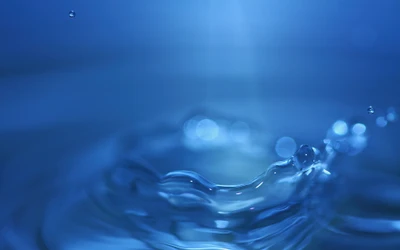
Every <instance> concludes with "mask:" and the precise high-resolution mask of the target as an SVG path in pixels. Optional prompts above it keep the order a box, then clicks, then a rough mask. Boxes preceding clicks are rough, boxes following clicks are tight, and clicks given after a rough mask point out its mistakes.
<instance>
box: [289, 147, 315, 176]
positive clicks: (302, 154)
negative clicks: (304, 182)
mask: <svg viewBox="0 0 400 250" xmlns="http://www.w3.org/2000/svg"><path fill="white" fill-rule="evenodd" d="M293 160H294V162H295V165H296V167H297V168H298V169H299V170H303V169H304V168H308V167H309V166H311V165H312V164H313V163H314V160H315V152H314V149H313V148H312V147H310V146H308V145H302V146H301V147H300V148H299V150H297V152H296V154H295V155H294V157H293Z"/></svg>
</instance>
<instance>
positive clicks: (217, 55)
mask: <svg viewBox="0 0 400 250" xmlns="http://www.w3.org/2000/svg"><path fill="white" fill-rule="evenodd" d="M0 9H1V15H0V34H1V39H0V164H1V165H2V174H1V176H0V178H1V179H2V182H0V190H1V193H0V199H2V200H3V201H2V203H3V204H10V205H9V210H10V211H12V210H13V209H15V207H14V206H13V205H11V204H14V203H15V204H17V203H18V202H17V201H16V200H17V198H10V197H14V195H16V196H21V195H25V196H29V197H32V199H35V198H34V197H36V196H37V195H39V194H40V193H41V192H42V191H43V190H46V188H48V187H51V185H53V184H54V183H50V184H48V186H47V187H44V186H43V185H44V184H42V186H43V187H42V186H40V184H35V185H34V188H32V187H30V188H26V185H27V184H26V183H30V182H29V180H36V179H37V178H39V179H40V178H41V177H38V176H43V175H46V174H47V175H49V176H53V175H55V173H56V172H57V173H58V172H63V171H67V170H65V169H69V168H70V166H71V165H74V166H78V165H79V166H81V165H82V166H88V165H90V166H91V167H90V168H89V169H88V168H85V169H86V174H77V172H74V173H75V174H71V176H74V177H76V176H81V177H82V178H81V179H79V178H74V182H71V180H60V179H56V180H57V182H60V181H61V182H62V181H64V182H65V183H66V184H70V183H74V185H78V184H76V183H77V182H79V181H81V182H82V183H83V182H84V181H86V180H87V178H90V176H91V173H92V172H91V171H95V170H96V169H101V166H103V165H107V164H109V163H112V162H113V160H114V158H115V151H116V149H115V148H116V147H118V146H116V144H115V142H114V141H113V140H112V139H109V138H113V137H114V135H115V134H116V133H119V132H120V131H125V130H126V129H130V128H141V127H143V126H146V124H149V123H150V124H158V123H159V122H165V123H168V124H172V125H179V124H180V123H181V121H182V119H183V118H184V117H185V116H187V115H188V114H189V113H190V112H192V111H193V109H196V108H199V107H201V108H206V109H210V110H213V111H217V112H219V113H221V114H226V115H230V116H235V117H240V118H241V119H243V120H246V121H248V120H250V121H253V122H254V123H256V124H258V125H259V126H260V127H262V129H263V131H265V133H266V134H267V135H268V136H269V137H268V138H270V139H269V144H270V145H271V147H273V146H272V145H274V143H275V141H276V139H277V138H279V137H281V136H291V137H294V138H295V139H296V141H298V142H299V143H300V144H301V143H309V144H312V145H314V144H316V143H318V142H319V141H321V140H322V139H323V138H324V136H325V133H326V131H327V129H328V128H329V126H331V124H332V123H333V122H334V121H335V120H337V119H339V118H348V117H353V116H367V113H366V108H367V107H368V106H369V105H373V106H374V107H375V108H376V115H384V113H385V111H386V108H387V107H389V106H395V107H399V95H400V85H399V82H400V32H399V30H400V29H399V25H400V15H399V13H400V1H397V0H385V1H362V0H351V1H345V0H337V1H321V0H318V1H317V0H309V1H282V0H280V1H256V0H254V1H238V0H230V1H225V0H220V1H218V0H213V1H205V0H201V1H197V0H191V1H175V0H168V1H153V0H148V1H134V0H129V1H127V0H119V1H75V0H71V1H50V0H43V1H39V2H38V1H19V0H15V1H3V2H2V3H1V8H0ZM70 10H74V11H75V12H76V17H75V18H69V16H68V13H69V11H70ZM367 119H375V118H367ZM376 134H377V136H376V137H375V138H376V139H375V140H373V141H372V143H371V146H370V148H369V149H368V150H369V151H367V153H366V156H365V157H364V158H365V159H367V158H368V161H369V162H371V159H373V162H374V163H376V164H375V166H377V165H379V166H380V167H381V168H380V170H382V169H383V170H384V171H391V172H392V173H394V174H395V176H399V174H400V172H399V168H398V166H399V160H398V159H397V155H398V154H397V152H398V145H397V144H398V139H399V138H400V136H399V128H398V124H396V125H391V126H388V127H387V128H385V129H382V130H381V131H379V132H376ZM276 159H277V157H276V156H273V155H270V156H269V157H268V158H267V159H266V162H265V164H267V165H268V164H270V163H271V162H273V161H274V160H276ZM71 161H72V162H71ZM365 161H367V160H365ZM80 164H81V165H80ZM163 168H166V169H165V171H166V170H172V169H175V168H176V169H180V166H163ZM263 168H264V166H263V165H262V164H258V165H255V166H254V167H253V168H251V169H250V170H249V169H246V170H243V169H242V170H239V169H238V170H231V171H226V174H225V175H223V176H224V177H221V176H216V175H215V174H214V175H213V172H212V171H211V170H208V169H207V168H202V169H197V171H198V172H200V173H202V174H204V175H206V176H207V177H209V178H211V179H213V178H214V180H221V181H225V182H240V181H244V180H248V179H251V178H252V177H254V176H255V175H256V174H257V173H259V172H260V171H262V169H263ZM68 171H69V170H68ZM76 171H78V170H76ZM79 171H80V170H79ZM237 171H239V172H237ZM44 173H45V174H44ZM235 173H236V174H235ZM238 173H239V174H238ZM52 178H53V177H52ZM218 178H220V179H218ZM64 182H62V183H64ZM59 185H62V184H59ZM392 188H393V189H395V190H397V189H399V190H400V184H398V183H397V186H394V187H392ZM10 193H12V194H13V195H10ZM21 202H22V201H21ZM388 202H390V201H388ZM6 214H7V213H3V215H2V217H0V219H4V218H6Z"/></svg>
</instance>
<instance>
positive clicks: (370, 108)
mask: <svg viewBox="0 0 400 250" xmlns="http://www.w3.org/2000/svg"><path fill="white" fill-rule="evenodd" d="M367 111H368V114H370V115H372V114H374V113H375V109H374V107H372V106H369V107H368V109H367Z"/></svg>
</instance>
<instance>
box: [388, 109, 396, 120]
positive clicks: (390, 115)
mask: <svg viewBox="0 0 400 250" xmlns="http://www.w3.org/2000/svg"><path fill="white" fill-rule="evenodd" d="M386 119H387V121H389V122H395V121H396V120H397V113H396V110H395V109H394V108H393V107H390V108H388V114H387V115H386Z"/></svg>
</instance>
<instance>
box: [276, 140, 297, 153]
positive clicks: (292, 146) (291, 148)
mask: <svg viewBox="0 0 400 250" xmlns="http://www.w3.org/2000/svg"><path fill="white" fill-rule="evenodd" d="M296 148H297V145H296V142H295V140H293V138H291V137H286V136H285V137H282V138H280V139H279V140H278V141H277V142H276V145H275V151H276V153H277V154H278V155H279V156H280V157H282V158H289V157H291V156H292V155H293V154H294V153H295V152H296Z"/></svg>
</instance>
